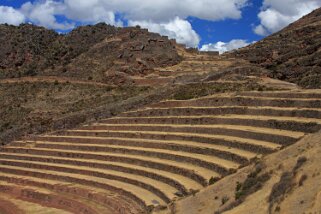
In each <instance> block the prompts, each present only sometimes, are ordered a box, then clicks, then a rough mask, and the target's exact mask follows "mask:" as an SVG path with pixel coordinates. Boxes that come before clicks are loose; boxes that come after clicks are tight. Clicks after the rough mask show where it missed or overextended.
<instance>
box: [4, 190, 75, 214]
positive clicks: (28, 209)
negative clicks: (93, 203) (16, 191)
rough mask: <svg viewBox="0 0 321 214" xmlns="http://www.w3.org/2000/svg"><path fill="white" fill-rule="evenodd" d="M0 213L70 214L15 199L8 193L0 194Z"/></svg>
mask: <svg viewBox="0 0 321 214" xmlns="http://www.w3.org/2000/svg"><path fill="white" fill-rule="evenodd" d="M0 213H1V214H32V213H37V214H48V213H59V214H72V212H67V211H65V210H61V209H55V208H49V207H44V206H41V205H40V204H37V203H32V202H27V201H26V200H20V199H16V198H14V197H12V196H10V195H5V194H3V195H1V196H0Z"/></svg>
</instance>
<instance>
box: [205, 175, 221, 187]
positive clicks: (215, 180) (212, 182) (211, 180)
mask: <svg viewBox="0 0 321 214" xmlns="http://www.w3.org/2000/svg"><path fill="white" fill-rule="evenodd" d="M219 180H220V179H219V178H218V177H211V178H210V180H209V182H208V184H209V185H213V184H215V183H216V182H217V181H219Z"/></svg>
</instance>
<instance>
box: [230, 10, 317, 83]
mask: <svg viewBox="0 0 321 214" xmlns="http://www.w3.org/2000/svg"><path fill="white" fill-rule="evenodd" d="M230 55H232V56H236V57H239V58H243V59H246V60H249V61H250V62H251V63H253V64H258V65H260V66H262V67H263V68H266V69H268V70H269V77H272V78H277V79H280V80H285V81H290V82H293V83H296V84H298V85H300V86H301V87H304V88H320V87H321V85H320V84H321V81H320V79H321V9H317V10H315V11H313V12H312V13H311V14H309V15H307V16H305V17H303V18H302V19H300V20H299V21H297V22H295V23H293V24H291V25H290V26H288V27H286V28H285V29H283V30H281V31H280V32H277V33H275V34H273V35H271V36H269V37H267V38H265V39H263V40H262V41H259V42H257V43H255V44H253V45H250V46H248V47H246V48H243V49H241V50H237V51H235V52H233V53H231V54H230Z"/></svg>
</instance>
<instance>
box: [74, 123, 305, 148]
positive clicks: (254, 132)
mask: <svg viewBox="0 0 321 214" xmlns="http://www.w3.org/2000/svg"><path fill="white" fill-rule="evenodd" d="M79 130H91V131H138V132H141V131H160V130H161V131H162V132H180V133H182V132H183V133H191V134H194V133H197V134H211V135H221V136H223V135H225V136H231V137H240V138H246V139H254V140H261V141H262V140H264V141H267V142H272V143H276V144H284V142H288V143H294V142H296V141H298V140H299V139H300V138H302V137H303V136H304V135H305V133H303V132H294V131H286V130H280V129H270V128H262V127H253V126H237V125H215V124H213V125H183V124H181V125H180V124H177V125H176V124H106V123H96V124H93V125H91V126H84V127H82V128H80V129H79ZM73 131H74V130H71V132H73ZM69 132H70V131H69Z"/></svg>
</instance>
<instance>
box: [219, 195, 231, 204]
mask: <svg viewBox="0 0 321 214" xmlns="http://www.w3.org/2000/svg"><path fill="white" fill-rule="evenodd" d="M229 200H230V198H229V197H227V196H224V197H223V198H222V200H221V202H222V205H224V204H226V202H228V201H229Z"/></svg>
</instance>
